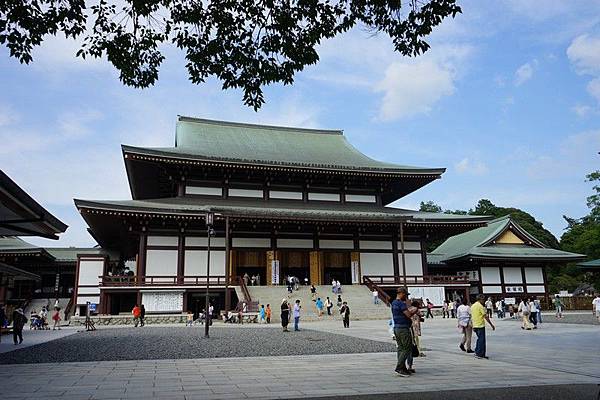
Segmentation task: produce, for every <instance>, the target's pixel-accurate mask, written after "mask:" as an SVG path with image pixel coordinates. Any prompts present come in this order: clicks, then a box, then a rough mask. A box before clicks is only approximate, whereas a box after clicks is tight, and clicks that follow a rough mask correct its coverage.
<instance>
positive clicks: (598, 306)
mask: <svg viewBox="0 0 600 400" xmlns="http://www.w3.org/2000/svg"><path fill="white" fill-rule="evenodd" d="M592 310H593V311H594V312H595V313H596V318H598V322H600V293H596V298H595V299H594V300H593V301H592Z"/></svg>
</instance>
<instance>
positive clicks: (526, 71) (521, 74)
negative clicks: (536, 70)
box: [515, 60, 536, 86]
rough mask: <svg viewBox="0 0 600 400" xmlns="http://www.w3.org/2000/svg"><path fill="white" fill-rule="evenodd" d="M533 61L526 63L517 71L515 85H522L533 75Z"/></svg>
mask: <svg viewBox="0 0 600 400" xmlns="http://www.w3.org/2000/svg"><path fill="white" fill-rule="evenodd" d="M532 64H536V63H535V60H534V62H533V63H525V64H523V65H521V66H520V67H519V68H518V69H517V70H516V71H515V86H521V85H522V84H524V83H525V82H527V81H528V80H530V79H531V78H532V77H533V65H532Z"/></svg>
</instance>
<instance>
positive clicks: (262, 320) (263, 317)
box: [258, 304, 267, 324]
mask: <svg viewBox="0 0 600 400" xmlns="http://www.w3.org/2000/svg"><path fill="white" fill-rule="evenodd" d="M266 317H267V311H266V310H265V305H264V304H261V306H260V309H259V310H258V323H260V324H264V323H265V322H266Z"/></svg>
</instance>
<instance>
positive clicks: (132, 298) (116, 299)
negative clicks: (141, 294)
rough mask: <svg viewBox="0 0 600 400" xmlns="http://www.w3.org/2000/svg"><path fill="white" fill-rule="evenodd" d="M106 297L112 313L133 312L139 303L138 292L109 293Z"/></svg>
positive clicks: (109, 310)
mask: <svg viewBox="0 0 600 400" xmlns="http://www.w3.org/2000/svg"><path fill="white" fill-rule="evenodd" d="M106 298H107V300H108V312H109V314H110V315H119V314H131V310H133V307H134V306H135V304H136V303H137V292H119V293H107V295H106Z"/></svg>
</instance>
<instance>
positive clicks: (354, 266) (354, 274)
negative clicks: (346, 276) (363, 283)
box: [350, 261, 360, 283]
mask: <svg viewBox="0 0 600 400" xmlns="http://www.w3.org/2000/svg"><path fill="white" fill-rule="evenodd" d="M350 268H351V270H352V283H360V276H359V275H360V274H359V273H358V261H352V262H351V263H350Z"/></svg>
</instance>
